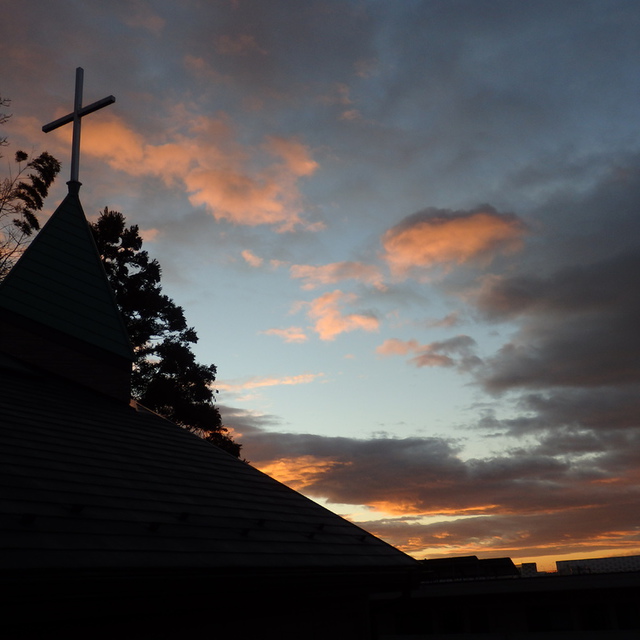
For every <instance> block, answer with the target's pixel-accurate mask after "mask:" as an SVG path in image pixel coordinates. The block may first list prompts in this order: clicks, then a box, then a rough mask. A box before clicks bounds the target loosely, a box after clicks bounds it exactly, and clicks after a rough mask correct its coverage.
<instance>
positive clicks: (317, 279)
mask: <svg viewBox="0 0 640 640" xmlns="http://www.w3.org/2000/svg"><path fill="white" fill-rule="evenodd" d="M290 273H291V277H292V278H300V279H302V280H304V281H305V282H304V284H303V285H302V288H303V289H315V288H316V287H317V286H319V285H322V284H333V283H335V282H339V281H340V280H347V279H353V280H359V281H361V282H365V283H367V284H371V285H373V286H374V287H375V288H376V289H378V290H380V291H385V290H386V286H385V284H384V282H383V281H382V274H381V273H380V271H379V270H378V269H377V268H376V267H374V266H373V265H367V264H363V263H362V262H334V263H332V264H325V265H322V266H320V267H314V266H312V265H306V264H294V265H292V266H291V267H290Z"/></svg>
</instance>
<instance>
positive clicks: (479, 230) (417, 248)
mask: <svg viewBox="0 0 640 640" xmlns="http://www.w3.org/2000/svg"><path fill="white" fill-rule="evenodd" d="M525 233H526V226H525V224H524V223H523V222H522V221H521V220H520V219H519V218H518V217H517V216H515V215H514V214H505V213H498V212H497V211H496V210H495V209H494V208H493V207H490V206H484V207H482V208H479V209H475V210H472V211H451V210H448V209H434V208H429V209H425V210H424V211H419V212H418V213H414V214H413V215H411V216H408V217H407V218H405V219H404V220H402V222H400V223H399V224H397V225H396V226H394V227H392V228H391V229H389V230H388V231H386V233H385V234H384V235H383V237H382V244H383V247H384V250H385V254H384V259H385V260H386V261H387V263H388V265H389V267H390V269H391V272H392V273H393V274H394V275H396V276H400V277H406V276H407V275H409V274H410V273H411V272H413V271H415V270H416V269H433V268H434V267H442V268H443V269H444V270H445V271H446V270H449V269H450V268H451V267H452V266H454V265H463V264H466V263H471V262H472V263H474V264H481V265H487V264H489V263H490V262H491V261H492V260H493V259H494V257H495V256H496V255H498V254H510V253H515V252H516V251H519V250H520V249H521V248H522V246H523V237H524V235H525Z"/></svg>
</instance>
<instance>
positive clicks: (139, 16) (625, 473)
mask: <svg viewBox="0 0 640 640" xmlns="http://www.w3.org/2000/svg"><path fill="white" fill-rule="evenodd" d="M0 8H1V9H2V11H1V14H0V15H2V16H3V19H2V23H1V25H0V53H1V56H2V57H1V59H2V61H3V63H2V74H0V94H1V95H2V96H3V97H7V98H11V100H12V103H11V109H10V110H11V112H12V113H13V117H12V118H11V120H10V121H9V122H8V123H7V125H5V127H4V131H3V134H4V135H7V136H8V137H9V141H10V143H11V146H10V147H9V148H8V149H5V154H4V155H5V157H4V158H3V159H2V160H0V162H1V163H3V164H2V175H6V172H7V171H8V161H9V160H10V156H11V155H12V153H11V152H12V150H13V151H15V150H17V149H20V148H21V149H25V150H26V151H28V152H36V153H38V152H40V151H42V150H45V149H46V150H48V151H49V152H51V153H52V154H54V155H55V156H56V157H58V158H59V159H60V160H61V161H62V162H63V175H62V176H61V179H60V180H59V181H58V183H57V185H56V188H55V189H54V192H53V194H52V196H51V198H50V200H49V202H48V203H47V204H48V208H47V213H50V212H51V210H52V209H53V208H55V206H56V205H57V204H58V203H59V201H60V200H61V199H62V197H63V196H64V194H65V192H66V186H65V184H64V183H65V181H66V180H67V179H68V176H69V156H70V146H69V140H70V131H68V130H67V131H65V130H64V129H60V130H58V131H56V132H52V133H49V134H44V133H42V131H41V127H42V125H43V124H45V123H47V122H49V121H51V120H53V119H55V118H57V117H60V116H62V115H65V114H66V113H68V112H69V111H70V110H71V108H72V103H73V88H74V77H75V69H76V67H78V66H82V67H83V68H84V69H85V85H84V102H85V104H88V103H89V102H93V101H95V100H98V99H100V98H103V97H104V96H106V95H109V94H114V95H115V96H116V100H117V102H116V103H115V104H114V105H112V106H109V107H107V108H106V109H103V110H101V111H99V112H97V113H95V114H93V115H91V116H88V117H87V118H85V120H84V122H83V143H82V147H83V153H82V159H81V165H80V180H81V182H82V183H83V185H84V186H83V187H82V190H81V194H80V195H81V199H82V202H83V205H84V208H85V211H86V213H87V215H88V216H89V217H95V216H96V215H97V214H98V212H99V211H100V210H101V209H104V207H105V206H106V207H109V208H110V209H116V210H119V211H122V212H123V213H124V214H125V215H126V217H127V219H128V221H129V222H130V223H132V224H134V223H135V224H137V225H139V226H140V228H141V230H142V233H143V237H144V238H145V248H147V249H148V250H149V252H150V253H151V254H152V255H153V256H154V257H157V258H158V259H159V261H160V263H161V264H162V266H163V283H164V289H165V292H166V293H167V294H168V295H170V296H171V297H172V298H173V299H174V300H175V301H176V302H177V303H178V304H180V305H182V306H183V307H184V309H185V313H186V315H187V319H188V321H189V322H190V324H192V325H193V326H194V327H195V328H196V330H197V332H198V335H199V337H200V341H199V343H198V345H197V347H196V352H197V355H198V357H199V359H200V360H201V361H202V362H204V363H207V364H208V363H215V364H216V365H217V367H218V373H219V384H218V389H219V391H220V393H219V396H218V397H219V403H220V407H221V410H222V413H223V417H224V421H225V423H226V424H227V426H229V427H231V428H233V429H234V431H235V432H236V437H237V439H238V440H239V441H240V442H242V443H243V445H244V449H243V453H244V455H245V456H246V458H247V459H248V460H250V461H251V463H252V464H254V465H255V466H257V467H259V468H261V469H264V470H265V471H267V472H269V473H271V474H273V475H274V476H276V477H277V478H279V479H281V480H283V481H284V482H286V483H288V484H289V485H290V486H292V487H294V488H296V489H298V490H299V491H301V492H303V493H304V494H306V495H308V496H310V497H312V498H314V499H316V500H318V501H320V502H321V503H323V504H326V505H327V506H329V508H331V509H333V510H334V511H336V512H338V513H340V514H343V515H347V516H348V517H349V518H351V519H353V520H354V521H356V522H358V523H361V525H362V526H363V527H364V528H366V529H368V530H369V531H371V532H373V533H376V534H378V535H380V536H381V537H383V538H384V539H386V540H388V541H389V542H391V543H392V544H394V545H397V546H399V547H400V548H402V549H404V550H405V551H407V552H409V553H411V554H413V555H415V556H416V557H419V558H421V557H439V556H445V555H467V554H476V555H478V556H480V557H493V556H511V557H512V558H513V559H514V560H515V561H516V562H522V561H537V562H538V563H539V564H540V565H541V566H542V567H552V566H553V562H554V561H555V560H557V559H563V558H570V557H587V556H592V555H596V556H603V555H625V554H627V555H628V554H634V553H640V491H639V489H640V484H639V471H638V470H639V469H640V393H639V388H638V383H639V381H640V337H639V336H640V332H639V331H638V327H639V326H640V296H639V295H638V294H639V290H640V235H639V232H640V217H639V214H640V209H639V205H640V123H639V116H638V113H639V112H638V105H639V104H640V75H639V74H638V60H639V58H640V39H639V38H638V33H639V32H640V4H638V3H637V2H635V0H599V1H592V0H579V1H573V0H563V1H558V0H550V1H546V0H533V1H531V2H516V1H514V0H512V1H503V0H491V1H489V0H486V1H484V0H423V1H418V0H399V1H396V2H384V1H382V0H359V1H358V0H304V1H301V0H272V1H270V2H264V1H263V0H214V1H212V0H183V1H182V2H180V3H176V2H173V1H169V0H126V1H125V0H112V1H111V2H109V3H106V2H105V3H88V2H80V1H78V0H48V1H46V2H45V1H44V0H40V1H34V0H31V1H29V0H27V1H26V2H24V3H21V5H20V11H16V10H15V6H14V3H10V2H8V0H0ZM65 129H69V127H66V128H65Z"/></svg>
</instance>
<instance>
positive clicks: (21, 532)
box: [0, 368, 414, 569]
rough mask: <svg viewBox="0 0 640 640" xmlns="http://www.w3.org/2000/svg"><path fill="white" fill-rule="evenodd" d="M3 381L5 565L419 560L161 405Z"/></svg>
mask: <svg viewBox="0 0 640 640" xmlns="http://www.w3.org/2000/svg"><path fill="white" fill-rule="evenodd" d="M0 385H1V388H2V394H1V399H0V416H1V417H0V422H1V428H0V504H1V505H2V508H1V516H0V518H1V520H0V567H2V568H4V569H20V568H33V569H62V568H69V569H70V568H74V569H80V568H93V569H99V568H113V569H122V568H156V569H158V568H200V569H207V568H208V569H214V568H224V567H228V568H230V567H256V568H260V567H262V568H268V567H281V568H286V567H343V568H347V567H354V568H355V567H365V566H369V567H375V566H379V567H384V566H403V565H407V566H409V565H412V564H413V562H414V561H413V560H411V559H410V558H409V557H408V556H406V555H404V554H403V553H401V552H400V551H398V550H396V549H394V548H393V547H391V546H390V545H387V544H386V543H384V542H382V541H381V540H379V539H377V538H375V537H374V536H372V535H370V534H368V533H366V532H365V531H363V530H362V529H360V528H358V527H357V526H355V525H353V524H351V523H349V522H347V521H346V520H344V519H342V518H340V517H339V516H336V515H335V514H333V513H331V512H330V511H328V510H326V509H324V508H323V507H321V506H319V505H317V504H316V503H315V502H313V501H311V500H309V499H307V498H305V497H304V496H302V495H300V494H298V493H296V492H295V491H293V490H291V489H289V488H287V487H286V486H284V485H282V484H281V483H279V482H277V481H275V480H273V479H272V478H270V477H268V476H266V475H265V474H263V473H261V472H259V471H258V470H256V469H254V468H253V467H251V466H250V465H249V464H247V463H244V462H242V461H240V460H238V459H236V458H234V457H232V456H230V455H228V454H227V453H225V452H223V451H222V450H220V449H218V448H217V447H216V446H215V445H212V444H210V443H208V442H205V441H203V440H201V439H199V438H198V437H196V436H194V435H193V434H191V433H189V432H187V431H185V430H184V429H181V428H180V427H177V426H175V425H174V424H172V423H170V422H168V421H166V420H165V419H163V418H161V417H159V416H157V415H154V414H152V413H149V412H145V411H140V410H137V409H136V408H134V407H131V406H127V405H125V404H123V403H120V402H117V401H115V400H112V399H110V398H108V397H107V396H102V395H100V394H98V393H94V392H92V391H90V390H83V389H81V388H78V387H76V386H75V385H72V384H70V383H66V382H64V381H62V380H58V379H55V378H52V377H44V376H39V375H37V374H27V373H25V372H24V371H22V372H21V371H19V370H17V369H14V370H11V369H7V368H5V369H4V370H0Z"/></svg>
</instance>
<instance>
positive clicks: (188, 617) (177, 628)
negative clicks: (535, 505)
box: [0, 182, 417, 640]
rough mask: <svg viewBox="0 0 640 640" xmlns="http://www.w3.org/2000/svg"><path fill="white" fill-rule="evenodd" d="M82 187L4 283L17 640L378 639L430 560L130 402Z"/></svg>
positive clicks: (2, 330)
mask: <svg viewBox="0 0 640 640" xmlns="http://www.w3.org/2000/svg"><path fill="white" fill-rule="evenodd" d="M79 186H80V185H79V183H77V182H70V183H69V194H68V195H67V196H66V198H65V199H64V201H63V202H62V203H61V205H60V206H59V207H58V209H57V210H56V211H55V213H54V214H53V215H52V217H51V218H50V220H49V221H48V222H47V224H46V225H45V226H44V228H43V229H42V231H41V232H40V233H39V234H38V235H37V236H36V237H35V239H34V241H33V242H32V244H31V245H30V246H29V248H28V249H27V251H26V252H25V254H24V255H23V257H22V258H21V259H20V261H19V262H18V263H17V265H16V266H15V268H14V269H13V270H12V271H11V273H10V274H9V275H8V277H7V278H6V280H5V281H4V282H3V283H2V284H1V285H0V389H1V392H0V486H1V490H0V503H1V509H0V584H1V587H2V593H3V596H2V600H1V605H0V606H1V608H2V619H1V620H2V621H1V624H2V634H3V638H11V637H34V638H41V637H48V636H49V635H53V636H57V635H59V636H64V637H66V638H80V637H82V638H89V637H90V638H107V637H108V638H112V637H114V636H116V635H123V634H124V635H125V637H136V638H154V640H157V639H159V638H176V637H223V638H224V637H233V638H243V637H260V636H264V635H267V636H269V637H278V638H300V637H304V638H349V639H354V638H368V637H371V634H372V629H371V624H370V611H371V605H370V603H371V597H372V596H373V595H376V597H378V598H380V597H382V596H383V595H384V594H387V593H389V592H399V591H401V590H402V589H404V588H405V587H406V586H407V584H408V581H409V580H411V576H412V574H413V573H414V571H415V569H416V567H417V563H416V561H414V560H413V559H412V558H410V557H409V556H407V555H405V554H404V553H402V552H400V551H399V550H397V549H395V548H393V547H392V546H390V545H388V544H386V543H385V542H383V541H381V540H379V539H378V538H376V537H374V536H373V535H371V534H369V533H367V532H366V531H364V530H362V529H360V528H359V527H357V526H355V525H353V524H351V523H349V522H347V521H346V520H344V519H342V518H340V517H339V516H337V515H335V514H333V513H331V512H330V511H328V510H326V509H324V508H323V507H321V506H319V505H318V504H316V503H315V502H313V501H311V500H309V499H307V498H305V497H304V496H302V495H300V494H298V493H297V492H295V491H293V490H291V489H289V488H288V487H286V486H284V485H282V484H281V483H279V482H276V481H275V480H273V479H272V478H270V477H268V476H267V475H265V474H263V473H261V472H259V471H258V470H256V469H254V468H253V467H251V466H250V465H248V464H246V463H244V462H242V461H240V460H238V459H236V458H234V457H233V456H231V455H229V454H227V453H225V452H223V451H222V450H220V449H218V448H217V447H216V446H215V445H213V444H211V443H209V442H205V441H204V440H201V439H200V438H198V437H197V436H195V435H193V434H191V433H189V432H188V431H186V430H184V429H181V428H180V427H178V426H176V425H174V424H172V423H171V422H169V421H167V420H165V419H164V418H162V417H160V416H158V415H156V414H154V413H152V412H150V411H148V410H146V409H145V408H144V407H142V406H140V405H138V404H136V403H135V402H131V400H130V393H129V376H130V371H131V347H130V345H129V341H128V337H127V335H126V331H125V328H124V324H123V322H122V319H121V318H120V315H119V312H118V309H117V307H116V304H115V301H114V298H113V295H112V293H111V291H110V289H109V285H108V282H107V279H106V276H105V274H104V271H103V269H102V265H101V262H100V258H99V255H98V253H97V250H96V248H95V245H94V243H93V239H92V236H91V233H90V229H89V227H88V223H87V221H86V219H85V216H84V213H83V211H82V206H81V204H80V200H79V195H78V191H79Z"/></svg>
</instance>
